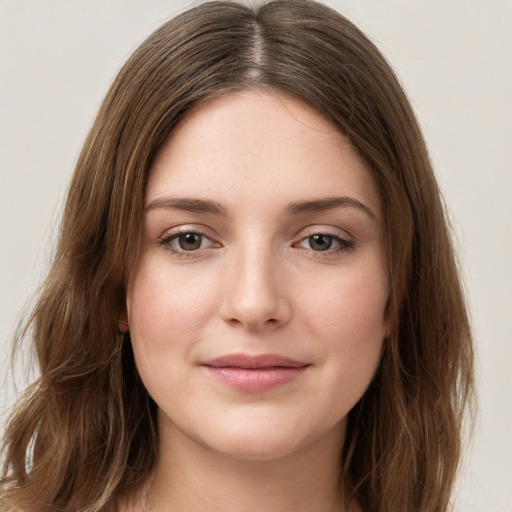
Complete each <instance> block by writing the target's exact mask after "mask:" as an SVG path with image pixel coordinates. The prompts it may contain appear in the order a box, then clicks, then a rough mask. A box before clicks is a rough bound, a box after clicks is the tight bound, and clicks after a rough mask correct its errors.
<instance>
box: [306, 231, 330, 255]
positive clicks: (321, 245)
mask: <svg viewBox="0 0 512 512" xmlns="http://www.w3.org/2000/svg"><path fill="white" fill-rule="evenodd" d="M309 245H310V247H311V249H314V250H315V251H326V250H327V249H329V248H330V247H331V245H332V237H330V236H327V235H313V236H310V237H309Z"/></svg>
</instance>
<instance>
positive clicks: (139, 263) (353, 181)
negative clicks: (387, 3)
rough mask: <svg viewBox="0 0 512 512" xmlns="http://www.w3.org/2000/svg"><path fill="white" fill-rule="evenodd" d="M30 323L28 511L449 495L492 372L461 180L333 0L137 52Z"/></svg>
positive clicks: (99, 134) (24, 411)
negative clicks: (479, 342) (457, 233)
mask: <svg viewBox="0 0 512 512" xmlns="http://www.w3.org/2000/svg"><path fill="white" fill-rule="evenodd" d="M28 327H30V328H31V329H32V331H33V332H32V336H33V340H34V344H35V347H36V351H37V356H38V360H39V365H40V368H41V378H40V379H39V380H38V382H36V383H35V384H34V385H33V386H32V387H31V388H30V389H29V390H28V391H27V393H26V395H25V396H24V397H23V399H22V401H21V402H20V404H19V405H18V407H17V409H16V411H15V413H14V414H13V416H12V418H11V421H10V423H9V426H8V429H7V432H6V440H5V467H4V476H3V479H2V499H3V502H4V503H5V504H4V505H3V506H4V508H6V509H7V510H9V509H10V508H12V509H13V510H56V509H58V510H67V511H76V510H87V511H100V510H120V511H129V510H149V511H153V512H158V511H160V510H245V511H247V510H248V511H250V510H294V511H300V510H318V511H323V510H326V511H327V510H329V511H333V510H336V511H348V510H351V511H400V510H403V511H444V510H447V507H448V504H449V497H450V491H451V487H452V484H453V480H454V476H455V473H456V468H457V463H458V458H459V452H460V429H461V422H462V418H463V413H464V411H465V407H466V404H467V402H468V399H470V398H471V392H472V385H473V380H472V379H473V377H472V347H471V336H470V330H469V325H468V319H467V313H466V309H465V304H464V298H463V295H462V292H461V286H460V282H459V278H458V273H457V268H456V264H455V261H454V257H453V250H452V247H451V241H450V236H449V231H448V228H447V224H446V220H445V217H444V213H443V205H442V202H441V200H440V195H439V191H438V188H437V184H436V181H435V178H434V176H433V173H432V170H431V167H430V163H429V160H428V156H427V152H426V148H425V144H424V142H423V139H422V137H421V134H420V131H419V128H418V126H417V123H416V121H415V119H414V115H413V113H412V110H411V108H410V105H409V103H408V102H407V99H406V97H405V95H404V93H403V92H402V90H401V88H400V86H399V84H398V82H397V80H396V78H395V77H394V75H393V72H392V71H391V69H390V68H389V66H388V64H387V63H386V62H385V60H384V59H383V57H382V56H381V55H380V53H379V52H378V50H377V49H376V48H375V47H374V46H373V44H371V43H370V42H369V41H368V40H367V39H366V37H365V36H364V35H363V34H362V33H361V32H360V31H359V30H358V29H357V28H356V27H354V26H353V25H352V24H351V23H350V22H348V21H347V20H346V19H344V18H343V17H342V16H340V15H339V14H337V13H336V12H335V11H332V10H330V9H329V8H327V7H325V6H322V5H320V4H317V3H314V2H311V1H274V2H269V3H266V4H263V5H261V6H260V7H257V8H253V9H252V8H249V7H245V6H242V5H238V4H235V3H232V2H228V3H223V2H218V3H217V2H214V3H208V4H204V5H202V6H199V7H196V8H194V9H191V10H190V11H187V12H185V13H183V14H182V15H180V16H178V17H177V18H175V19H173V20H171V21H170V22H168V23H166V24H165V25H163V26H162V27H161V28H160V29H159V30H157V31H156V32H155V33H154V34H153V35H152V36H150V37H149V38H148V39H147V40H146V41H145V42H144V43H143V44H142V45H141V46H140V47H139V48H138V49H137V50H136V51H135V53H134V54H133V55H132V56H131V57H130V59H129V60H128V62H127V63H126V64H125V66H124V67H123V69H122V70H121V72H120V73H119V75H118V77H117V78H116V80H115V81H114V84H113V85H112V87H111V89H110V91H109V93H108V94H107V97H106V99H105V101H104V103H103V105H102V107H101V109H100V112H99V114H98V117H97V119H96V121H95V123H94V125H93V127H92V129H91V131H90V133H89V136H88V138H87V140H86V142H85V145H84V148H83V151H82V153H81V156H80V158H79V161H78V163H77V167H76V172H75V175H74V178H73V181H72V183H71V187H70V190H69V195H68V200H67V205H66V209H65V212H64V216H63V221H62V227H61V235H60V240H59V246H58V250H57V254H56V256H55V260H54V263H53V266H52V269H51V271H50V274H49V276H48V278H47V281H46V283H45V285H44V287H43V290H42V293H41V296H40V298H39V301H38V303H37V305H36V308H35V310H34V312H33V315H32V317H31V318H30V320H29V321H28V323H27V328H28Z"/></svg>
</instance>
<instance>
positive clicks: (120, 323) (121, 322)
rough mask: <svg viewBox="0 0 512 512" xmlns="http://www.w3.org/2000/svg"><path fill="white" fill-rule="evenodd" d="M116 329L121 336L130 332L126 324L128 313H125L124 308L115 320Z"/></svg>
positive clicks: (128, 325)
mask: <svg viewBox="0 0 512 512" xmlns="http://www.w3.org/2000/svg"><path fill="white" fill-rule="evenodd" d="M117 328H118V329H119V330H120V331H121V332H122V333H123V334H126V333H127V332H130V324H129V323H128V313H127V311H126V308H124V309H123V311H122V313H121V314H120V315H119V318H118V319H117Z"/></svg>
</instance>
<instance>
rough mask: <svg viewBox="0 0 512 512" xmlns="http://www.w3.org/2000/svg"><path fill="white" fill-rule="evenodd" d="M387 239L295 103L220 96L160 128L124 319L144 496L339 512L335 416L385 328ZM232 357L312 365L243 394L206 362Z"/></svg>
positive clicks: (331, 132)
mask: <svg viewBox="0 0 512 512" xmlns="http://www.w3.org/2000/svg"><path fill="white" fill-rule="evenodd" d="M339 197H343V198H345V199H344V200H342V201H339V200H338V199H337V200H336V201H331V202H330V203H328V204H326V203H322V204H321V205H320V204H318V203H317V204H316V209H314V208H312V207H311V205H310V207H309V208H307V207H305V206H303V207H302V208H298V207H296V208H295V209H294V211H290V205H293V204H295V205H296V204H297V203H301V202H302V203H301V204H303V205H304V203H305V202H306V203H307V202H310V201H318V200H326V199H332V198H339ZM183 198H186V199H193V200H197V199H199V200H207V201H213V202H215V205H216V206H218V205H220V207H221V208H222V214H219V213H215V212H213V211H191V210H190V207H191V204H192V203H191V202H190V201H188V202H183V201H182V199H183ZM347 198H348V199H347ZM177 199H179V200H180V201H179V202H178V203H176V200H177ZM334 203H336V205H335V204H334ZM338 203H339V204H338ZM196 206H197V205H196ZM327 206H330V207H327ZM210 209H211V208H210ZM178 233H181V238H180V237H179V236H178ZM185 233H197V235H196V237H195V238H194V236H193V235H192V238H190V235H188V238H187V237H186V236H185ZM314 235H320V238H317V239H313V238H312V237H313V236H314ZM322 235H323V236H322ZM190 240H195V243H196V245H193V244H192V245H190V244H189V245H187V244H186V242H187V241H190ZM384 240H385V229H384V226H383V222H382V211H381V204H380V199H379V194H378V191H377V188H376V186H375V183H374V182H373V179H372V177H371V174H370V172H369V170H368V168H367V166H366V165H365V163H364V162H363V160H362V159H361V158H359V156H358V155H357V154H356V152H355V151H354V150H353V149H352V148H351V147H350V145H349V143H348V141H347V139H346V138H345V137H344V136H343V135H341V134H340V133H339V132H338V131H336V129H335V128H334V127H333V126H332V125H331V124H330V123H329V121H327V120H326V119H325V118H324V117H322V116H321V115H320V114H319V113H317V112H316V111H315V110H313V109H312V108H311V107H309V106H308V105H306V104H305V103H304V102H302V101H301V100H299V99H297V98H295V97H292V96H290V95H287V94H283V93H275V94H271V93H263V92H254V91H246V92H243V93H237V94H228V95H225V96H221V97H219V98H215V99H210V100H208V101H206V102H203V103H201V104H200V105H197V106H195V107H194V108H193V109H192V110H191V111H190V112H189V113H188V115H187V117H186V118H185V119H184V120H183V121H181V122H180V124H179V125H178V126H177V127H176V128H175V129H174V130H173V132H172V133H171V134H170V136H169V137H168V139H167V140H166V142H165V143H164V145H163V146H162V148H161V149H160V151H159V153H158V155H157V158H156V160H155V162H154V164H153V167H152V169H151V173H150V178H149V182H148V186H147V192H146V214H145V234H144V247H143V249H142V254H141V257H140V260H139V262H138V265H137V267H136V269H135V271H134V274H133V275H132V278H131V280H130V284H129V289H128V294H127V296H128V299H127V315H126V317H125V318H122V319H121V322H122V325H123V326H124V327H125V328H126V329H129V331H130V336H131V340H132V344H133V350H134V355H135V360H136V364H137V368H138V371H139V373H140V375H141V378H142V380H143V382H144V384H145V386H146V388H147V390H148V392H149V393H150V395H151V396H152V397H153V399H154V400H155V402H156V403H157V405H158V407H159V431H160V446H159V449H160V452H159V460H158V465H157V469H156V472H155V477H154V479H153V480H152V481H151V482H150V484H149V486H148V489H147V491H148V492H147V500H148V503H149V504H148V505H147V507H148V508H149V509H151V510H153V511H154V512H158V511H160V510H173V511H174V510H176V511H181V510H187V511H196V510H197V511H199V510H210V511H217V510H219V511H220V510H222V511H224V512H225V511H235V510H236V511H239V510H244V511H249V512H250V511H252V510H254V511H256V510H258V511H261V510H271V511H292V510H293V511H295V512H297V511H302V510H308V511H311V510H315V511H333V510H344V509H343V508H342V505H341V502H340V490H339V489H340V485H339V479H340V473H339V463H340V461H339V458H340V453H341V450H342V446H343V442H344V438H345V429H346V422H347V415H348V413H349V411H350V410H351V409H352V408H353V407H354V405H355V404H356V403H357V402H358V401H359V400H360V398H361V397H362V395H363V394H364V392H365V390H366V389H367V388H368V385H369V384H370V382H371V380H372V378H373V376H374V374H375V372H376V370H377V367H378V365H379V362H380V358H381V353H382V344H383V339H384V338H385V336H386V334H387V331H388V326H387V322H386V318H385V307H386V302H387V298H388V292H389V282H388V273H387V261H386V246H385V241H384ZM329 244H331V245H330V247H328V246H329ZM184 247H185V248H187V249H188V250H185V249H184ZM191 247H192V249H190V248H191ZM326 247H327V249H326ZM325 249H326V250H325ZM233 353H244V354H250V355H256V354H268V353H273V354H279V355H283V356H286V357H289V358H292V359H294V360H298V361H301V362H303V363H305V364H307V365H308V366H307V368H306V369H305V371H303V372H301V374H300V375H299V376H298V377H297V378H295V379H293V380H291V381H290V382H287V383H285V384H283V385H281V386H278V387H276V388H272V389H270V390H268V391H262V392H256V393H254V392H247V391H246V390H239V389H233V388H231V387H229V386H226V385H225V384H224V383H222V382H219V381H217V380H216V379H214V378H213V377H212V376H211V375H210V373H209V372H207V371H205V367H204V366H203V363H204V362H205V361H208V360H210V359H212V358H217V357H220V356H224V355H226V354H233ZM354 510H355V509H354Z"/></svg>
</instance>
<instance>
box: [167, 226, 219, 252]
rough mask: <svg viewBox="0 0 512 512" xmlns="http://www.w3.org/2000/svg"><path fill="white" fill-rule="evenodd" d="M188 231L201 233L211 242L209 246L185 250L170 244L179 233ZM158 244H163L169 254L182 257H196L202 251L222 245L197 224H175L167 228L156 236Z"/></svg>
mask: <svg viewBox="0 0 512 512" xmlns="http://www.w3.org/2000/svg"><path fill="white" fill-rule="evenodd" d="M188 233H193V234H197V235H201V236H202V237H203V238H206V239H208V240H209V241H210V242H211V244H210V246H209V247H203V248H199V249H196V250H191V251H186V250H184V249H177V248H175V247H173V246H172V245H171V243H172V242H173V241H174V240H176V239H177V238H178V237H179V236H180V235H184V234H188ZM158 244H159V245H161V246H164V248H165V249H166V250H168V251H169V252H170V253H171V254H173V255H175V256H179V257H184V258H197V257H199V256H200V255H201V254H202V253H203V251H207V250H209V249H215V248H220V247H222V245H221V244H220V243H219V242H216V241H215V239H214V238H213V237H212V235H211V234H210V233H209V230H207V229H204V228H202V227H200V226H197V225H190V224H186V225H182V226H176V227H175V228H171V229H168V230H167V231H165V232H164V234H163V235H162V236H160V237H159V238H158Z"/></svg>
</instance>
